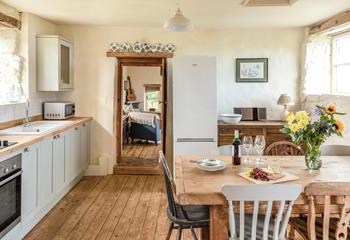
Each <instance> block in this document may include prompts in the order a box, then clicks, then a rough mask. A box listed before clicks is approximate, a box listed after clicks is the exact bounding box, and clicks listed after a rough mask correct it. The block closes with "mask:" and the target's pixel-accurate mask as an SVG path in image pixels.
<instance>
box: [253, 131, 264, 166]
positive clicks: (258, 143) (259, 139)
mask: <svg viewBox="0 0 350 240" xmlns="http://www.w3.org/2000/svg"><path fill="white" fill-rule="evenodd" d="M265 146H266V141H265V137H264V136H263V135H258V136H256V137H255V141H254V148H255V150H256V151H257V152H258V153H259V158H258V159H257V160H256V163H257V164H263V163H264V160H263V159H262V155H263V153H264V149H265Z"/></svg>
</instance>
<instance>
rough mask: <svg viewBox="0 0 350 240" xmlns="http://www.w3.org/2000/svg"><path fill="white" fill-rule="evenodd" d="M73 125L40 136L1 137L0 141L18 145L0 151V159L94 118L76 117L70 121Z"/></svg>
mask: <svg viewBox="0 0 350 240" xmlns="http://www.w3.org/2000/svg"><path fill="white" fill-rule="evenodd" d="M68 120H69V121H71V123H69V124H67V125H65V126H64V127H61V128H58V129H55V130H53V131H51V132H47V133H43V134H38V135H1V136H0V140H8V141H10V142H17V144H15V145H12V146H10V147H7V148H5V149H2V150H0V157H2V156H5V155H8V154H10V153H13V152H16V151H18V150H21V149H24V148H26V147H28V146H30V145H32V144H34V143H37V142H40V141H42V140H44V139H46V138H48V137H51V136H55V135H57V134H59V133H61V132H64V131H66V130H68V129H70V128H73V127H76V126H78V125H80V124H83V123H85V122H88V121H91V120H92V117H74V118H70V119H68Z"/></svg>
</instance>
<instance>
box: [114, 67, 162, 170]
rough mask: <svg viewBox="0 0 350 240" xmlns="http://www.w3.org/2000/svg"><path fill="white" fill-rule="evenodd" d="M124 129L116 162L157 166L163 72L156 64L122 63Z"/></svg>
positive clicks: (160, 148)
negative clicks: (146, 65)
mask: <svg viewBox="0 0 350 240" xmlns="http://www.w3.org/2000/svg"><path fill="white" fill-rule="evenodd" d="M123 85H124V86H123V95H122V96H123V98H122V100H123V102H124V106H123V131H122V139H123V144H122V152H121V158H120V161H119V162H118V165H119V166H131V167H158V152H159V151H160V150H162V145H163V142H162V136H161V135H162V132H163V129H162V121H163V119H162V118H163V114H162V108H161V104H162V76H161V75H160V68H159V67H141V66H136V67H135V66H125V67H123Z"/></svg>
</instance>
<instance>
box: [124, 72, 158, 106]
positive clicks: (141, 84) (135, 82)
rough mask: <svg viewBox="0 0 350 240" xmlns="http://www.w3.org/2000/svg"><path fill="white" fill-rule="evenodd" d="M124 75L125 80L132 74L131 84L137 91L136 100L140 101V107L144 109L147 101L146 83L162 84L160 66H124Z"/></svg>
mask: <svg viewBox="0 0 350 240" xmlns="http://www.w3.org/2000/svg"><path fill="white" fill-rule="evenodd" d="M124 68H125V70H126V71H125V72H124V73H123V76H124V77H125V80H126V79H127V78H126V77H127V76H130V79H131V86H132V88H133V89H134V91H135V95H136V101H139V102H141V103H140V109H141V110H144V106H145V104H144V102H145V96H144V92H145V84H162V77H161V75H160V68H159V67H124ZM123 71H124V69H123ZM126 88H129V83H128V82H126Z"/></svg>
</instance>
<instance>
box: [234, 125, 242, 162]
mask: <svg viewBox="0 0 350 240" xmlns="http://www.w3.org/2000/svg"><path fill="white" fill-rule="evenodd" d="M240 145H241V140H240V139H239V131H238V130H235V135H234V138H233V140H232V164H233V165H241V151H240Z"/></svg>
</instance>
